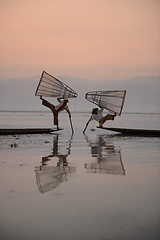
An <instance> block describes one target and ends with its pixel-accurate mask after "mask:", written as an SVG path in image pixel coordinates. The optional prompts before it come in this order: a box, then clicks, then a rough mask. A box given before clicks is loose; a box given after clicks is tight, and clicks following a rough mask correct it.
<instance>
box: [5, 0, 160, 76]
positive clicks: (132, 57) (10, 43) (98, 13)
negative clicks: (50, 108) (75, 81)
mask: <svg viewBox="0 0 160 240" xmlns="http://www.w3.org/2000/svg"><path fill="white" fill-rule="evenodd" d="M159 13H160V1H159V0H81V1H79V0H0V32H1V37H0V79H11V78H24V77H31V76H36V75H40V74H41V72H42V71H43V70H45V71H47V72H49V73H50V74H52V75H54V76H58V75H66V76H72V77H76V78H86V79H90V80H121V79H126V78H131V77H134V76H138V75H143V76H147V75H154V76H156V75H160V27H159V26H160V14H159Z"/></svg>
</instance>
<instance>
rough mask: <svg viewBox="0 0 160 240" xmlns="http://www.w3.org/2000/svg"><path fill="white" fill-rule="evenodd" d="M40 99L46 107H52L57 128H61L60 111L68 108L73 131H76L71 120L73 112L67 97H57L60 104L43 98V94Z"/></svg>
mask: <svg viewBox="0 0 160 240" xmlns="http://www.w3.org/2000/svg"><path fill="white" fill-rule="evenodd" d="M40 99H41V100H42V105H44V106H45V107H48V108H50V109H51V111H52V113H53V117H54V121H53V124H54V125H56V126H57V130H58V129H59V125H58V114H59V112H61V111H63V110H66V112H67V113H68V115H69V119H70V123H71V128H72V133H74V131H73V127H72V122H71V113H70V111H69V108H68V105H67V103H68V102H69V101H68V99H67V98H65V99H63V100H61V98H57V101H58V102H59V104H58V105H56V106H55V105H53V104H51V103H50V102H48V101H47V100H45V99H43V98H42V96H40Z"/></svg>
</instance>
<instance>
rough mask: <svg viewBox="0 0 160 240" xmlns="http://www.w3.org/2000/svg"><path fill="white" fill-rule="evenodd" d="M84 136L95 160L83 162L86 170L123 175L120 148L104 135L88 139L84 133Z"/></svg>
mask: <svg viewBox="0 0 160 240" xmlns="http://www.w3.org/2000/svg"><path fill="white" fill-rule="evenodd" d="M85 138H86V141H87V142H88V144H89V146H90V148H91V155H92V157H93V158H95V161H93V162H91V163H86V164H85V168H86V169H87V171H88V172H91V173H110V174H118V175H125V169H124V165H123V163H122V156H121V150H120V149H118V148H116V147H115V146H114V145H113V143H112V142H111V140H110V139H108V137H106V135H99V136H98V139H96V140H90V139H89V138H88V137H87V136H86V135H85Z"/></svg>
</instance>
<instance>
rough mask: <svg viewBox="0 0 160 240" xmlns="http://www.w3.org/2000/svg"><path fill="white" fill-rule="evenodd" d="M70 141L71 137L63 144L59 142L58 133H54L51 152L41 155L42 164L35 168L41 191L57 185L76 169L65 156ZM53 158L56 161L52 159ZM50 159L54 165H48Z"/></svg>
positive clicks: (68, 149) (67, 153)
mask: <svg viewBox="0 0 160 240" xmlns="http://www.w3.org/2000/svg"><path fill="white" fill-rule="evenodd" d="M71 141H72V137H71V139H69V141H68V142H66V144H67V145H66V146H64V145H63V143H59V135H58V134H56V135H54V137H53V151H52V154H50V155H48V156H46V157H42V165H41V166H39V167H36V168H35V172H36V181H37V185H38V189H39V191H40V192H41V193H44V192H46V191H50V190H51V189H54V188H56V187H58V186H59V184H60V183H62V182H63V181H67V180H68V178H69V176H70V175H71V174H73V173H74V172H75V171H76V167H75V166H70V165H69V163H68V161H67V157H68V155H70V149H71ZM55 158H57V161H53V160H55ZM51 160H52V163H55V165H54V166H48V161H51Z"/></svg>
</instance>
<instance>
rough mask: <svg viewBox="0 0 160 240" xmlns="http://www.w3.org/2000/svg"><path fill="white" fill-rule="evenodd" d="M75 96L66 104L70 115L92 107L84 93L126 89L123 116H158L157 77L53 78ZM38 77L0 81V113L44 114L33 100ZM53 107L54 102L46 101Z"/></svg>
mask: <svg viewBox="0 0 160 240" xmlns="http://www.w3.org/2000/svg"><path fill="white" fill-rule="evenodd" d="M56 77H57V78H58V79H60V80H62V81H63V82H65V83H66V84H67V85H69V86H70V87H71V88H73V89H74V90H75V91H76V92H77V93H78V98H76V99H71V100H70V103H69V105H70V109H71V111H90V110H91V108H93V107H94V105H93V104H92V103H90V102H88V101H87V100H85V97H84V96H85V93H86V92H88V91H94V90H119V89H126V90H127V95H126V101H125V105H124V109H123V111H124V112H145V113H146V112H153V113H157V112H158V113H160V76H137V77H134V78H130V79H125V80H121V81H115V80H114V81H110V80H106V81H100V80H99V79H97V81H91V80H88V79H81V78H73V77H69V76H56ZM39 78H40V76H34V77H31V78H24V79H8V80H0V110H33V111H35V110H38V111H39V110H42V111H43V110H47V109H45V108H44V107H43V106H41V102H40V100H39V97H36V96H35V90H36V88H37V85H38V82H39ZM49 100H50V101H52V102H54V103H55V104H56V100H55V99H52V98H50V99H49Z"/></svg>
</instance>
